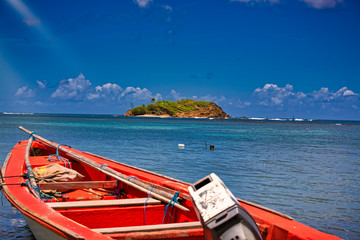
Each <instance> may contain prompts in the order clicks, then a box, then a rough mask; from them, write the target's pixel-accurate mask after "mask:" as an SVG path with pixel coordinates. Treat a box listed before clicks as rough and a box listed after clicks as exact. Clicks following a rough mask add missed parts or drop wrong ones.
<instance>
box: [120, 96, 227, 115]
mask: <svg viewBox="0 0 360 240" xmlns="http://www.w3.org/2000/svg"><path fill="white" fill-rule="evenodd" d="M125 116H163V117H208V118H227V117H229V115H228V114H226V113H225V112H224V111H223V110H222V109H221V107H219V106H218V105H217V104H216V103H214V102H208V101H194V100H191V99H183V100H179V101H177V102H173V101H166V100H162V101H155V99H152V101H151V103H150V104H148V105H147V106H145V105H141V106H137V107H135V108H133V109H130V110H128V111H127V112H126V114H125Z"/></svg>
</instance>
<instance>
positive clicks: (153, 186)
mask: <svg viewBox="0 0 360 240" xmlns="http://www.w3.org/2000/svg"><path fill="white" fill-rule="evenodd" d="M154 186H155V184H153V185H152V187H151V189H150V192H149V195H148V196H147V198H146V200H145V202H144V225H146V215H145V214H146V213H145V205H146V202H147V200H149V198H150V194H151V191H152V190H153V188H154Z"/></svg>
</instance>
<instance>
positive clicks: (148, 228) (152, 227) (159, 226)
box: [92, 222, 202, 234]
mask: <svg viewBox="0 0 360 240" xmlns="http://www.w3.org/2000/svg"><path fill="white" fill-rule="evenodd" d="M187 228H202V226H201V223H200V222H182V223H168V224H157V225H142V226H132V227H118V228H116V227H115V228H94V229H92V230H93V231H95V232H99V233H102V234H113V233H128V232H147V231H161V230H177V229H187Z"/></svg>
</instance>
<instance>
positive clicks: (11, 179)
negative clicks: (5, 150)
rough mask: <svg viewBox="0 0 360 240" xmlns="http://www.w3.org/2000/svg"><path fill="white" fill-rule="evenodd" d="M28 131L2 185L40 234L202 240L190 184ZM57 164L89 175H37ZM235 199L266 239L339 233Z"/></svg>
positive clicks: (8, 161)
mask: <svg viewBox="0 0 360 240" xmlns="http://www.w3.org/2000/svg"><path fill="white" fill-rule="evenodd" d="M23 130H24V131H26V132H28V133H29V134H31V136H30V139H29V140H25V141H20V142H19V143H17V144H16V145H15V146H14V148H13V149H12V151H11V152H10V153H9V154H8V156H7V158H6V160H5V162H4V165H3V167H2V177H1V181H2V184H1V186H2V188H3V190H4V193H5V196H6V198H7V199H8V200H9V201H10V203H11V204H12V205H13V206H14V207H16V208H17V209H18V210H19V211H20V212H21V213H22V215H23V217H24V219H25V220H26V222H27V223H28V226H29V227H30V229H31V231H32V232H33V234H34V236H35V237H36V239H204V230H203V227H202V225H201V223H200V222H199V218H198V216H197V214H196V211H195V209H194V206H193V203H192V201H191V197H190V196H189V191H188V187H189V186H190V184H189V183H186V182H182V181H179V180H176V179H173V178H170V177H167V176H163V175H160V174H156V173H153V172H150V171H147V170H143V169H139V168H136V167H132V166H129V165H125V164H122V163H119V162H115V161H112V160H109V159H106V158H103V157H100V156H97V155H94V154H91V153H88V152H82V151H78V150H75V149H72V148H70V147H68V146H63V145H61V146H60V145H58V144H56V143H54V142H51V141H48V140H46V139H44V138H42V137H40V136H38V135H36V134H33V133H31V132H29V131H28V130H26V129H23ZM33 139H34V140H33ZM54 154H55V156H53V155H54ZM49 156H50V157H49ZM59 156H61V157H59ZM49 160H50V161H49ZM54 164H56V165H60V166H63V167H66V169H72V170H74V171H76V172H77V173H79V174H81V175H82V176H83V177H82V178H81V180H76V179H75V180H72V181H68V182H59V181H56V182H55V181H54V182H51V181H44V179H39V177H37V179H35V178H34V177H33V176H34V175H36V174H35V172H36V171H37V172H44V171H45V170H46V169H47V168H48V167H49V166H50V165H52V166H53V165H54ZM45 180H48V179H45ZM49 191H52V193H49ZM174 196H176V197H174ZM237 201H238V202H239V203H240V205H241V206H242V207H243V208H245V209H246V210H247V211H248V212H249V213H250V214H251V216H252V217H253V219H254V220H255V222H256V224H257V226H258V228H259V230H260V233H261V236H262V238H263V239H266V240H271V239H289V240H290V239H291V240H300V239H304V240H305V239H306V240H310V239H329V240H331V239H334V240H335V239H339V238H338V237H335V236H333V235H330V234H326V233H323V232H320V231H318V230H316V229H313V228H310V227H308V226H305V225H303V224H301V223H299V222H296V221H295V220H293V219H292V218H290V217H288V216H286V215H284V214H281V213H278V212H275V211H273V210H270V209H268V208H265V207H262V206H259V205H257V204H254V203H250V202H247V201H244V200H240V199H237Z"/></svg>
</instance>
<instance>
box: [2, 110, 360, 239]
mask: <svg viewBox="0 0 360 240" xmlns="http://www.w3.org/2000/svg"><path fill="white" fill-rule="evenodd" d="M20 125H21V126H24V127H25V128H27V129H29V130H31V131H35V132H36V133H37V134H38V135H40V136H43V137H45V138H47V139H50V140H53V141H55V142H57V143H60V144H67V145H70V146H71V147H73V148H76V149H79V150H83V151H88V152H92V153H96V154H98V155H102V156H104V157H107V158H111V159H114V160H116V161H120V162H124V163H126V164H131V165H134V166H137V167H141V168H144V169H148V170H151V171H155V172H158V173H161V174H165V175H168V176H171V177H174V178H177V179H180V180H183V181H186V182H189V183H193V182H195V181H197V180H199V179H201V178H203V177H205V176H207V175H208V174H210V173H212V172H214V173H216V174H217V175H218V176H219V177H220V178H221V179H222V180H223V181H224V183H225V184H226V185H227V187H228V188H229V189H230V190H231V191H232V192H233V193H234V195H235V196H237V197H239V198H241V199H245V200H248V201H252V202H255V203H258V204H261V205H263V206H266V207H268V208H272V209H274V210H277V211H279V212H282V213H284V214H287V215H290V216H292V217H293V218H294V219H295V220H297V221H299V222H301V223H304V224H306V225H309V226H311V227H313V228H316V229H318V230H320V231H323V232H327V233H330V234H334V235H336V236H338V237H341V238H343V239H351V240H355V239H360V122H359V121H326V120H302V119H296V120H295V121H290V120H285V119H272V120H268V119H253V120H240V119H223V120H217V119H173V118H134V117H121V116H110V115H54V114H53V115H49V114H0V162H1V163H3V161H4V160H5V158H6V155H7V153H8V152H10V150H11V148H12V147H13V146H14V145H15V144H16V143H17V142H18V141H20V140H24V139H28V137H29V136H28V135H27V134H25V133H24V132H22V131H20V130H19V129H18V126H20ZM178 144H185V148H184V149H179V148H178ZM210 145H214V147H215V150H214V151H210V150H209V147H210ZM0 194H1V198H2V206H1V207H0V238H1V239H34V237H33V235H32V234H31V232H30V230H29V228H28V227H27V225H26V223H25V221H24V220H23V218H22V216H21V214H20V213H19V212H18V211H17V210H15V209H14V208H12V207H11V206H10V204H9V203H8V201H7V200H6V198H5V197H4V196H3V193H0Z"/></svg>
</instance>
